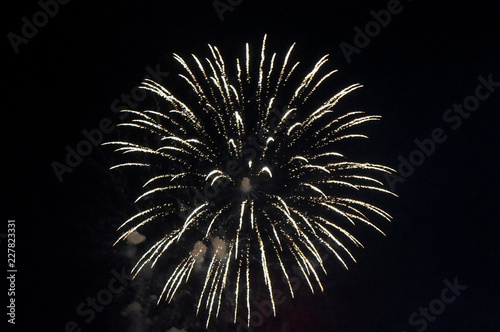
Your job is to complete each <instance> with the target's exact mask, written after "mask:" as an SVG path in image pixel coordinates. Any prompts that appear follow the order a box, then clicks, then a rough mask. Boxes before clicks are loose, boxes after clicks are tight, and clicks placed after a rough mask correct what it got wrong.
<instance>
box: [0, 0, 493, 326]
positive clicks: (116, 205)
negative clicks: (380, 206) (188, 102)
mask: <svg viewBox="0 0 500 332" xmlns="http://www.w3.org/2000/svg"><path fill="white" fill-rule="evenodd" d="M233 3H237V1H234V2H233ZM387 3H388V2H387V1H371V2H363V1H344V0H342V1H340V0H338V1H307V2H306V1H302V2H298V1H297V2H285V1H266V2H264V1H260V2H257V1H250V0H243V1H241V3H240V4H237V5H236V6H233V10H232V11H226V12H224V13H223V14H222V15H223V16H222V18H223V19H222V20H221V18H220V16H219V15H218V13H217V11H216V9H215V8H214V6H213V3H212V1H196V2H195V1H175V2H173V1H117V2H110V1H93V0H90V1H78V0H73V1H71V2H69V3H68V4H65V5H60V8H59V12H58V13H57V14H56V15H55V16H54V17H53V18H50V20H49V21H48V24H46V25H44V26H42V27H40V28H39V31H38V33H37V34H36V35H35V36H34V37H33V38H30V39H29V41H28V43H27V44H21V45H20V46H19V52H18V53H15V52H14V50H13V47H12V45H11V43H10V42H9V40H8V38H7V34H8V33H9V32H13V33H16V34H21V28H22V25H23V22H22V21H21V18H22V17H23V16H26V17H27V18H28V19H29V20H30V21H32V17H33V14H34V13H36V12H37V11H39V10H40V5H39V4H37V2H36V1H24V2H23V3H17V4H16V6H15V7H12V8H10V9H6V7H4V9H3V12H4V22H5V24H6V26H5V30H4V36H6V37H5V38H4V45H5V51H4V52H5V53H6V54H7V55H6V56H7V58H6V60H5V61H4V64H5V71H6V72H7V76H6V77H4V86H6V89H7V91H5V90H4V91H5V94H4V99H3V100H4V102H3V105H4V107H3V119H2V125H3V130H2V133H3V135H4V138H3V142H4V144H3V149H2V156H3V163H2V164H3V166H4V172H3V175H4V177H3V181H2V182H3V184H4V185H3V192H4V194H3V205H4V208H3V211H4V212H5V215H4V217H3V218H4V220H3V221H2V223H3V225H4V226H2V232H6V228H7V226H6V224H7V219H15V220H16V252H17V254H16V265H17V269H18V273H17V280H16V290H17V292H16V303H17V307H16V309H17V312H16V322H17V324H16V327H17V330H19V331H64V330H65V325H66V323H67V322H68V321H75V322H76V323H77V324H78V325H79V326H80V328H81V329H82V331H148V330H149V329H150V328H151V330H154V331H168V330H169V328H171V327H174V326H175V327H176V328H178V329H181V328H185V329H186V330H187V331H197V330H203V329H202V328H201V327H197V326H200V325H201V326H203V325H204V319H203V318H201V319H200V322H201V323H200V322H198V321H197V319H196V318H195V316H194V314H193V312H191V311H192V310H191V309H189V310H186V312H184V311H179V310H177V311H175V313H176V315H171V313H172V312H174V311H173V309H172V310H171V309H168V308H166V307H165V306H162V307H160V308H158V309H155V308H154V307H155V305H154V304H151V303H149V302H148V301H149V300H148V301H146V300H144V301H143V302H142V303H141V305H142V306H143V308H150V310H149V311H148V310H146V309H144V310H145V311H144V312H143V313H142V315H139V316H137V317H135V319H132V318H131V317H130V316H129V317H122V316H121V311H122V310H123V309H124V308H125V307H126V306H127V305H128V304H129V303H130V302H131V297H132V295H131V294H133V292H134V291H137V288H138V287H139V286H138V285H139V284H140V282H141V281H142V283H143V284H144V282H145V280H146V279H140V280H139V281H138V282H137V283H136V284H134V283H130V287H128V288H127V290H124V291H123V292H122V293H120V294H119V295H117V296H116V297H115V298H114V299H113V301H112V302H111V303H110V304H109V305H107V306H105V307H104V309H103V310H102V312H100V313H97V315H96V317H95V319H94V320H92V322H90V323H88V324H87V323H85V322H84V318H85V317H82V316H81V315H79V314H78V313H77V312H76V308H77V307H78V305H79V304H80V303H81V302H84V301H86V298H87V297H95V296H96V294H97V293H98V292H99V291H100V290H101V289H103V288H106V287H107V283H108V281H109V280H110V279H111V278H112V277H113V275H112V274H111V271H112V270H113V269H115V270H117V271H121V270H122V268H123V267H125V268H126V269H130V267H131V266H132V263H133V262H132V261H131V260H129V259H128V258H126V256H125V255H123V251H124V250H125V246H117V247H112V246H111V245H112V244H113V242H114V241H115V240H116V238H117V233H116V232H115V229H116V227H117V226H118V225H119V224H120V222H121V221H123V220H124V219H125V218H127V216H130V215H131V213H133V211H134V208H133V206H132V203H131V202H132V200H133V199H132V198H133V196H135V193H131V192H128V191H127V190H123V189H122V187H121V185H120V184H121V182H123V181H124V179H122V178H120V177H119V176H118V175H116V174H115V175H113V174H111V173H110V172H108V171H107V169H108V168H109V166H110V165H111V164H112V162H113V160H112V158H111V154H110V150H109V149H106V148H104V147H96V148H94V150H93V151H92V153H91V154H90V156H88V157H86V158H84V160H83V161H82V163H81V164H80V165H79V166H78V167H75V169H74V170H73V171H72V172H71V173H67V174H64V176H63V181H62V182H59V181H58V179H57V177H56V175H55V173H54V171H53V169H52V166H51V164H52V163H53V162H54V161H58V162H61V163H64V159H65V157H66V150H65V147H66V146H67V145H69V146H71V147H73V148H74V147H76V145H77V144H78V143H79V142H80V141H81V140H82V139H84V138H85V137H84V136H83V134H82V130H83V129H87V130H90V129H93V128H97V127H98V125H99V122H100V121H101V119H103V118H109V119H112V120H113V122H114V123H117V122H118V118H117V116H116V114H115V113H113V112H112V111H111V104H112V102H113V101H114V100H115V99H117V98H120V95H121V94H122V93H125V94H128V93H130V91H131V89H132V88H134V87H135V86H136V85H138V84H139V83H140V81H141V80H142V78H143V77H144V76H145V75H146V70H145V68H146V67H147V66H150V67H151V68H155V66H156V65H157V64H159V65H160V68H161V70H162V71H163V72H169V73H171V74H170V75H169V76H168V77H166V78H165V80H164V82H163V83H164V84H165V85H166V86H169V85H170V86H172V85H175V84H177V82H179V80H178V78H177V75H176V74H177V72H179V71H180V68H179V66H177V65H176V64H175V63H174V61H173V60H172V56H171V55H172V53H174V52H175V53H178V54H181V55H189V54H191V53H194V54H199V55H203V56H208V55H209V50H208V47H207V46H206V44H207V43H210V44H213V45H217V46H218V47H219V48H220V49H221V50H222V52H223V53H224V56H225V57H226V59H234V58H235V57H236V56H239V55H240V54H241V51H242V50H243V47H244V43H245V42H249V43H250V44H251V45H253V50H254V51H255V52H257V51H256V50H258V49H259V48H260V43H261V41H262V37H263V35H264V34H265V33H267V34H268V44H267V45H268V49H269V50H270V52H274V51H276V52H281V53H280V54H283V52H284V51H285V50H286V49H287V47H288V46H289V45H291V44H292V43H293V42H297V46H296V48H295V51H294V52H295V53H294V56H295V58H294V59H295V60H300V61H301V65H303V66H304V67H303V69H306V68H310V66H311V65H312V64H313V63H315V61H317V60H318V59H319V58H320V57H321V56H322V55H324V54H330V58H331V60H330V63H329V66H330V67H329V68H337V69H339V73H338V74H336V76H335V77H334V78H333V79H332V80H331V82H332V84H333V88H334V89H338V88H339V87H344V86H347V85H348V84H352V83H356V82H359V83H362V84H363V85H364V86H365V87H364V88H363V89H362V90H358V91H356V92H355V93H353V94H352V95H351V96H350V97H349V98H348V99H349V101H347V102H346V106H347V107H352V108H358V109H362V110H365V111H367V112H368V113H370V114H380V115H382V117H383V119H382V121H380V122H378V123H377V124H375V125H373V126H371V127H370V129H369V135H370V138H371V140H370V141H369V142H368V143H365V145H366V146H363V147H364V148H365V149H366V158H367V159H368V160H371V161H373V162H377V163H382V164H386V165H388V166H391V167H393V168H397V167H398V164H399V160H398V156H400V155H401V156H403V157H404V158H408V156H409V154H410V153H411V152H412V151H413V150H415V149H416V145H415V143H414V140H415V139H419V140H422V139H425V138H429V137H430V136H431V132H432V131H433V130H434V129H435V128H442V129H443V130H444V132H445V134H446V135H447V139H446V141H445V142H443V143H441V144H437V146H436V149H435V152H434V153H433V154H432V155H430V156H429V157H427V158H426V159H425V162H424V163H423V164H422V165H420V166H418V167H416V169H415V171H414V172H413V174H412V175H411V176H409V177H408V178H407V179H406V180H405V181H404V182H400V183H397V184H396V190H395V191H396V193H397V194H398V195H399V198H398V199H387V200H386V201H384V207H385V208H386V209H387V210H388V211H389V212H390V213H391V214H392V215H393V217H394V222H392V223H391V224H383V225H382V226H381V227H382V228H383V230H384V232H385V233H386V234H387V236H386V237H383V236H380V235H379V234H377V233H375V232H366V233H364V234H362V236H361V237H360V239H361V241H362V242H363V244H364V245H365V249H364V250H359V251H356V252H355V254H356V257H357V259H358V263H356V264H351V266H350V269H349V271H345V270H343V269H341V268H340V267H339V266H338V264H335V263H334V262H331V261H330V262H329V266H328V267H329V268H330V271H331V273H329V275H328V277H326V278H325V283H324V284H325V292H324V293H323V294H314V295H312V294H310V292H309V290H308V287H307V285H305V284H304V285H302V287H301V288H300V290H301V291H300V292H299V293H300V294H299V296H297V297H296V298H295V299H293V300H292V299H287V300H286V302H285V303H284V304H283V305H281V306H279V307H278V311H277V313H278V317H277V318H273V317H269V318H266V319H265V321H264V322H262V323H260V322H259V324H257V323H255V322H254V323H255V324H254V327H252V329H253V331H306V332H307V331H416V328H415V326H412V325H411V324H410V323H409V321H408V319H409V316H410V315H411V314H412V313H413V312H415V311H417V310H418V308H419V307H426V306H428V305H429V303H430V302H431V301H432V300H433V299H436V298H439V297H440V294H441V290H442V289H443V288H444V287H445V284H444V283H443V280H445V279H448V280H450V281H453V280H454V279H455V278H457V280H458V283H459V284H463V285H467V289H466V290H463V291H462V294H461V295H460V296H458V297H457V299H456V300H455V301H454V302H453V303H451V304H447V305H446V308H445V310H444V312H443V313H442V314H441V315H439V316H437V318H436V319H435V321H433V322H429V324H428V327H427V329H426V330H427V331H496V330H497V329H498V328H499V326H500V317H499V312H500V292H499V290H500V285H499V282H500V274H499V267H500V264H499V258H500V257H499V253H500V249H499V245H498V239H499V238H500V232H499V229H500V228H499V226H498V222H499V221H500V218H499V215H500V214H499V212H498V207H497V206H498V199H499V197H500V195H499V193H500V190H499V189H498V180H499V178H498V159H499V158H498V153H499V146H500V137H499V130H498V125H499V122H498V119H499V117H498V112H499V111H500V109H499V105H500V88H497V90H496V91H495V92H494V93H492V94H491V96H490V97H489V98H488V99H486V100H485V101H482V102H481V103H480V105H479V107H478V109H477V110H476V111H475V112H474V113H471V115H470V117H469V118H468V119H465V120H464V121H463V123H462V124H461V125H460V126H459V127H458V128H457V129H456V130H453V129H452V127H451V125H450V123H446V122H445V121H444V120H443V113H444V112H445V111H446V110H447V109H449V108H450V107H452V106H453V104H454V103H462V101H463V100H464V98H465V97H467V96H469V95H472V94H474V91H475V88H476V86H477V85H478V84H479V81H478V79H477V78H478V76H480V75H482V76H483V77H485V78H486V77H488V75H490V74H492V75H493V80H495V81H500V70H499V69H500V60H499V59H500V42H499V39H500V38H499V37H500V35H499V33H500V29H499V28H500V20H499V16H498V15H499V12H500V11H499V9H500V6H498V5H493V1H492V2H485V1H475V2H473V3H472V2H465V1H463V2H458V3H457V2H448V3H447V4H437V3H435V2H431V1H424V0H418V1H417V0H414V1H408V0H406V1H401V6H402V8H403V9H402V11H401V12H400V13H399V14H397V15H393V16H392V19H391V22H390V23H389V24H388V25H387V27H384V28H382V29H381V32H380V33H379V34H377V35H376V36H374V37H373V38H371V39H372V40H371V41H370V43H369V44H368V45H367V46H366V47H364V48H362V49H361V50H360V52H359V54H352V56H351V61H350V63H348V61H347V59H346V57H345V56H344V54H342V51H341V48H340V47H339V44H341V43H342V42H345V43H349V44H350V45H354V38H355V34H356V32H355V31H354V30H353V29H354V28H355V27H356V26H357V27H359V28H361V29H364V27H365V25H366V23H367V22H369V21H372V20H373V17H372V16H371V14H370V11H371V10H375V11H379V10H381V9H385V8H387ZM6 243H7V242H6V239H5V238H2V242H1V246H2V248H3V249H2V251H3V252H6V247H7V246H6ZM2 260H4V261H6V254H5V259H2ZM4 273H5V274H6V272H4ZM144 278H147V277H144ZM2 279H4V280H5V278H2ZM151 280H156V279H155V278H154V277H153V278H152V279H151ZM159 283H160V281H159V280H158V281H151V282H150V286H151V287H149V286H148V287H146V289H143V290H142V291H144V292H146V294H147V296H149V294H155V292H157V291H158V289H157V288H156V286H157V284H159ZM6 288H7V285H5V288H4V289H2V290H1V292H2V294H6V292H7V290H6ZM147 296H145V297H144V299H149V298H148V297H147ZM3 299H5V300H3V301H4V302H2V303H3V304H2V305H3V307H4V308H5V305H6V303H7V297H6V296H4V297H3ZM181 302H182V301H181ZM173 308H175V307H173ZM179 308H182V305H179ZM159 309H164V310H163V311H162V310H159ZM4 310H5V309H4ZM146 311H147V312H146ZM165 313H167V314H165ZM2 317H3V318H2V320H3V321H6V320H7V318H6V315H5V314H3V315H2ZM146 317H148V318H146ZM256 325H259V326H256ZM160 327H161V328H160ZM416 327H421V325H420V324H419V325H417V326H416ZM211 330H213V331H222V330H227V331H232V330H237V327H235V326H234V325H231V324H226V322H225V318H224V317H221V318H219V320H218V321H215V322H214V323H213V325H212V327H211ZM240 330H241V331H245V330H246V329H240Z"/></svg>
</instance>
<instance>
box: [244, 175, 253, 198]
mask: <svg viewBox="0 0 500 332" xmlns="http://www.w3.org/2000/svg"><path fill="white" fill-rule="evenodd" d="M250 190H252V185H251V184H250V179H249V178H248V177H246V176H245V177H244V178H243V180H241V191H243V192H244V193H245V194H246V193H248V192H249V191H250Z"/></svg>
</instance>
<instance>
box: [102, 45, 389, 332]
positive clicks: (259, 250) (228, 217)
mask: <svg viewBox="0 0 500 332" xmlns="http://www.w3.org/2000/svg"><path fill="white" fill-rule="evenodd" d="M294 46H295V44H294V45H292V46H291V47H290V48H289V50H288V52H287V53H286V54H284V57H282V59H281V60H278V56H277V55H276V54H273V55H272V56H271V57H269V58H268V56H267V55H266V36H264V40H263V42H262V48H261V51H260V58H257V61H256V62H255V63H254V61H253V59H251V57H250V50H249V45H248V44H246V48H245V55H244V56H243V57H242V60H240V59H236V63H235V65H236V67H235V72H234V74H233V76H232V77H234V78H232V77H230V76H229V74H228V72H227V71H226V63H225V61H224V59H223V57H222V55H221V53H220V52H219V50H218V48H217V47H214V46H211V45H209V49H210V52H211V58H206V59H199V58H198V57H197V56H195V55H192V56H191V57H190V58H189V60H185V59H184V58H182V57H181V56H179V55H177V54H174V58H175V59H176V60H177V61H178V62H179V63H180V64H181V65H182V67H183V68H184V71H185V73H184V74H179V76H180V78H181V79H182V80H184V81H185V83H186V86H187V87H189V88H190V89H191V90H192V92H193V93H194V96H195V97H196V99H197V100H196V102H193V103H191V104H190V105H188V104H186V103H184V102H183V101H181V100H180V99H179V98H177V97H176V96H174V94H173V93H171V92H170V91H169V90H167V89H166V88H165V87H163V86H162V85H160V84H158V83H156V82H154V81H152V80H145V81H144V82H143V84H142V86H141V87H142V88H143V89H145V90H148V91H150V92H151V93H152V94H153V95H154V96H157V97H159V100H160V102H161V104H159V107H158V108H155V109H151V110H141V111H139V110H124V111H123V112H125V113H128V114H129V119H128V121H127V122H124V123H122V124H120V126H124V127H129V128H130V132H135V131H137V132H138V133H139V134H140V135H141V136H140V137H141V139H142V140H140V139H138V140H132V139H130V140H127V141H114V142H109V143H106V144H111V145H114V146H116V151H118V152H121V153H123V154H124V155H125V156H126V157H127V159H126V161H125V162H124V163H122V164H118V165H116V166H113V167H112V168H119V167H129V166H130V167H139V168H146V169H147V173H148V174H151V176H150V178H149V179H148V180H147V181H146V182H145V183H144V191H143V192H142V193H141V195H140V196H139V197H138V198H137V200H136V203H138V204H142V205H140V206H142V209H141V212H140V213H138V214H136V215H134V216H132V217H131V218H130V219H128V220H127V221H125V222H124V223H123V224H122V225H121V226H120V228H119V230H123V229H127V228H128V230H126V231H124V233H123V234H122V235H121V236H120V238H119V239H118V241H117V242H119V241H120V240H124V239H126V238H127V237H128V236H130V234H132V233H134V232H135V231H137V230H140V229H141V228H143V227H147V226H148V225H158V227H160V228H159V229H161V230H162V231H163V230H165V233H163V234H161V238H159V239H158V240H157V241H156V242H155V243H154V244H152V246H151V247H150V248H149V250H147V251H146V252H145V253H144V255H143V256H142V257H141V258H140V259H139V261H138V262H137V264H136V265H135V267H134V268H133V270H132V273H133V274H134V275H137V274H138V273H139V272H140V271H141V269H143V268H144V267H145V266H147V265H148V264H151V266H154V265H155V264H156V263H157V262H158V261H159V259H160V257H162V255H164V254H166V253H167V251H168V252H170V251H175V250H177V251H176V252H177V253H178V252H181V253H182V255H181V256H182V257H181V258H180V259H179V261H178V262H177V263H176V264H175V265H174V267H173V268H172V270H171V274H170V277H169V278H167V279H166V281H165V286H164V288H163V291H162V292H161V295H160V297H159V299H158V302H160V301H162V300H165V301H167V302H170V301H171V300H172V299H173V298H174V296H175V294H176V292H177V291H178V289H179V287H181V285H182V284H183V283H186V282H188V281H189V280H190V277H191V276H192V275H193V274H198V275H200V276H201V278H202V280H203V282H202V283H201V285H200V287H199V288H200V293H199V300H198V302H197V309H196V312H197V314H198V312H199V311H200V310H206V311H207V320H206V326H207V327H208V324H209V322H210V320H211V318H213V317H215V316H218V315H219V311H220V308H221V302H222V301H223V300H222V299H223V296H225V297H226V299H228V300H227V302H229V303H231V304H232V305H233V306H234V313H233V314H234V320H235V321H236V318H237V315H238V310H240V312H244V314H245V315H246V316H247V319H248V323H249V322H250V313H251V306H250V298H251V296H252V291H253V289H254V287H256V285H264V286H265V288H264V289H266V292H267V293H268V296H269V300H270V303H271V307H272V310H273V312H274V314H276V308H275V301H274V298H273V289H274V288H276V287H277V285H282V284H281V282H282V280H283V285H286V286H285V287H286V288H287V289H289V292H290V294H291V296H292V297H293V296H294V290H293V287H292V285H291V283H290V277H289V275H290V273H291V269H292V267H293V266H297V267H298V268H299V270H300V271H301V273H302V274H303V277H304V278H305V280H306V281H307V283H308V285H309V287H310V289H311V291H312V292H314V291H315V290H318V289H319V290H323V286H322V283H321V279H322V277H323V276H322V275H323V274H326V270H325V268H324V266H323V261H322V258H321V255H320V254H319V249H320V247H323V248H327V249H328V250H329V251H330V252H331V253H332V254H333V255H335V257H336V258H337V259H338V261H339V262H340V263H341V264H342V265H343V266H345V268H347V264H346V262H345V259H350V260H353V261H355V259H354V257H353V255H352V254H351V252H350V250H349V248H348V247H349V246H354V247H357V246H361V243H360V242H359V241H358V240H357V239H356V238H355V237H354V236H353V235H352V234H351V231H350V230H349V229H353V226H354V225H356V224H359V223H361V224H365V225H368V226H371V227H372V228H373V229H375V230H377V231H379V232H380V233H382V234H383V232H382V231H381V230H380V229H379V228H378V227H377V226H375V225H374V224H372V223H371V222H370V221H369V219H368V217H367V215H368V214H374V215H378V216H379V217H381V218H384V219H386V220H390V219H391V216H390V215H389V214H388V213H387V212H385V211H383V210H382V209H380V208H379V207H377V206H374V205H372V204H369V203H367V202H365V201H364V200H362V199H360V198H357V197H360V195H361V194H360V193H362V192H363V191H367V192H373V191H377V192H383V193H388V194H392V193H391V192H389V191H387V190H385V189H384V188H383V184H382V182H380V181H379V180H377V179H376V178H375V177H372V176H371V175H370V174H374V173H383V172H385V173H390V172H392V171H393V170H392V169H390V168H388V167H386V166H382V165H376V164H372V163H365V162H354V161H348V160H347V159H346V157H345V156H344V155H343V154H342V153H340V151H339V148H340V147H341V146H343V144H345V142H351V141H352V140H354V139H357V138H366V136H365V135H362V134H359V133H357V132H355V131H354V130H355V129H356V128H357V126H358V125H360V124H363V123H365V122H370V121H375V120H379V119H380V116H375V115H366V114H365V113H364V112H361V111H353V112H349V113H343V114H338V111H336V110H335V105H336V104H337V103H338V102H339V101H340V99H341V98H343V97H344V96H346V95H347V94H349V93H350V92H352V91H354V90H356V89H358V88H360V87H361V85H360V84H353V85H350V86H348V87H346V88H344V89H342V90H341V91H340V92H338V93H335V94H334V95H333V96H330V97H329V98H326V101H323V102H318V101H317V99H318V98H313V96H314V94H315V92H316V91H317V90H318V89H319V88H320V86H322V84H323V83H324V81H325V80H326V79H327V78H328V77H330V76H331V75H333V74H334V73H335V72H336V71H335V70H334V71H330V72H326V73H323V74H320V72H322V71H323V67H324V65H325V63H327V57H328V56H324V57H322V58H321V59H320V60H319V61H318V62H317V63H316V64H315V65H314V67H313V69H312V70H311V71H310V72H309V73H308V74H307V75H305V77H304V78H303V79H302V80H299V81H298V83H299V84H298V85H297V86H296V88H294V89H290V88H289V85H290V79H291V77H293V76H294V75H292V74H293V73H294V71H295V70H296V68H297V66H298V62H297V63H295V64H293V65H292V64H290V63H289V60H290V56H291V53H292V50H293V48H294ZM285 86H287V88H285ZM146 137H147V139H146ZM138 141H142V142H143V143H139V142H138ZM145 141H147V143H144V142H145ZM190 193H197V198H198V199H193V198H192V195H190ZM362 197H365V196H362ZM179 248H180V251H179ZM177 256H179V255H177Z"/></svg>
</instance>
